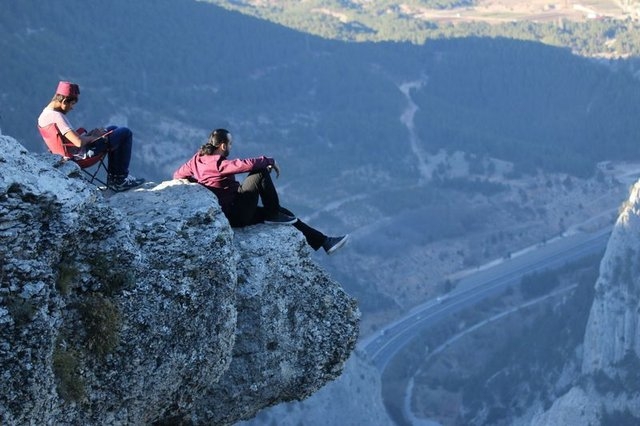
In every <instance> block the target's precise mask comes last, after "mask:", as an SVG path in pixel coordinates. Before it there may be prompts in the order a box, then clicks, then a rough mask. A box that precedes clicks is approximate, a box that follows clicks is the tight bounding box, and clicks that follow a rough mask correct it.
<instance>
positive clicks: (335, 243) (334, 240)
mask: <svg viewBox="0 0 640 426" xmlns="http://www.w3.org/2000/svg"><path fill="white" fill-rule="evenodd" d="M348 240H349V234H347V235H343V236H342V237H327V239H326V240H324V244H322V248H323V249H324V251H326V252H327V254H333V253H335V252H336V251H337V250H338V249H339V248H341V247H344V245H345V244H347V241H348Z"/></svg>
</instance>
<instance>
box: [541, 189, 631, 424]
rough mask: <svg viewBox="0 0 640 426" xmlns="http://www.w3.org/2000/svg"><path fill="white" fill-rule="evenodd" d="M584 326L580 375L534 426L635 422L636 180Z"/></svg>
mask: <svg viewBox="0 0 640 426" xmlns="http://www.w3.org/2000/svg"><path fill="white" fill-rule="evenodd" d="M595 289H596V291H595V296H594V301H593V305H592V307H591V312H590V314H589V320H588V322H587V327H586V330H585V338H584V344H583V345H582V347H583V357H582V376H581V377H580V378H579V379H578V380H577V385H576V386H574V387H573V388H571V389H570V390H569V391H568V392H567V393H565V394H564V395H563V396H561V397H560V398H558V399H557V400H556V401H554V403H553V405H552V406H551V408H550V409H549V410H547V411H546V412H544V413H541V414H539V415H537V416H535V418H534V419H533V421H532V424H534V425H551V424H562V425H568V426H571V425H576V426H578V425H586V424H638V423H637V422H638V419H640V381H639V379H640V373H639V371H640V327H639V325H640V182H638V183H636V184H635V185H634V186H633V187H632V189H631V193H630V196H629V199H628V201H627V202H625V203H624V205H623V206H622V208H621V211H620V215H619V217H618V220H617V222H616V224H615V226H614V228H613V232H612V234H611V238H610V239H609V242H608V244H607V249H606V252H605V254H604V257H603V259H602V261H601V263H600V275H599V277H598V280H597V282H596V285H595Z"/></svg>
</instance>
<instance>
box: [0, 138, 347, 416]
mask: <svg viewBox="0 0 640 426" xmlns="http://www.w3.org/2000/svg"><path fill="white" fill-rule="evenodd" d="M310 254H311V252H310V250H309V249H308V247H307V246H306V245H305V243H304V240H303V238H302V237H301V235H299V234H298V233H297V231H295V229H293V228H291V227H273V226H272V227H269V226H266V225H258V226H254V227H249V228H246V229H242V230H232V229H231V228H230V227H229V225H228V222H227V221H226V219H225V218H224V216H223V215H222V213H221V211H220V209H219V206H218V204H217V201H216V200H215V197H214V196H212V194H211V193H210V192H209V191H207V190H205V189H203V188H202V187H200V186H198V185H195V184H188V183H185V182H180V181H170V182H164V183H161V184H158V185H156V184H147V185H146V186H144V187H143V188H141V189H138V190H135V191H130V192H126V193H119V194H107V193H102V192H100V191H98V190H97V189H95V187H92V186H91V185H87V184H85V182H84V181H83V179H82V178H81V172H80V171H79V169H78V168H77V166H76V165H75V164H73V163H69V162H61V161H60V160H59V157H56V156H53V155H49V154H34V153H31V152H28V151H27V150H26V149H24V147H22V146H21V145H20V144H19V143H18V142H16V141H15V140H14V139H12V138H9V137H6V136H0V266H1V271H0V367H1V373H0V374H1V375H2V390H1V392H0V424H3V425H13V424H83V425H86V424H154V423H155V424H176V423H182V424H217V425H222V424H232V423H235V422H237V421H239V420H241V419H248V418H251V417H252V416H254V415H255V414H256V413H257V412H258V411H259V410H260V409H261V408H264V407H267V406H271V405H275V404H278V403H280V402H283V401H292V400H301V399H304V398H306V397H307V396H309V395H311V394H312V393H314V392H315V391H317V390H318V389H320V388H321V387H322V386H323V385H325V384H326V383H328V382H330V381H332V380H334V379H335V378H336V377H338V376H339V375H340V374H341V371H342V369H343V366H344V363H345V362H346V360H347V359H348V358H349V356H350V354H351V352H352V350H353V348H354V346H355V342H356V339H357V334H358V321H359V311H358V309H357V306H356V303H355V301H354V300H353V299H352V298H351V297H349V296H348V295H347V294H345V292H344V291H343V290H342V288H341V287H340V286H339V285H338V284H337V283H336V282H334V281H333V280H332V279H331V278H330V277H329V276H327V274H326V273H325V272H323V271H322V270H321V269H320V268H319V267H318V266H317V265H316V264H315V263H314V262H313V261H312V259H311V257H310Z"/></svg>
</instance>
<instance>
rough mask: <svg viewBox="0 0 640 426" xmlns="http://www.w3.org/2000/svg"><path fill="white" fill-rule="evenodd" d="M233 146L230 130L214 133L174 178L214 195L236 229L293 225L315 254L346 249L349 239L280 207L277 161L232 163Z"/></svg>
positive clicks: (261, 158)
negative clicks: (330, 233) (275, 180)
mask: <svg viewBox="0 0 640 426" xmlns="http://www.w3.org/2000/svg"><path fill="white" fill-rule="evenodd" d="M232 143H233V142H232V138H231V133H229V131H228V130H225V129H217V130H214V131H213V132H211V135H210V136H209V141H208V142H207V143H206V144H204V145H202V147H201V148H200V151H199V152H198V153H196V154H195V155H194V156H193V157H192V158H191V159H190V160H189V161H187V162H186V163H185V164H183V165H182V166H181V167H180V168H179V169H178V170H176V171H175V173H174V174H173V178H174V179H189V180H191V181H194V182H198V183H200V184H201V185H203V186H205V187H207V188H209V189H210V190H211V191H213V193H214V194H216V196H217V197H218V201H219V203H220V207H221V208H222V211H223V212H224V214H225V216H226V217H227V219H228V220H229V223H230V224H231V226H232V227H243V226H247V225H254V224H257V223H267V224H283V225H288V224H293V226H294V227H295V228H296V229H298V230H299V231H300V232H302V234H303V235H304V236H305V238H306V240H307V243H308V244H309V245H310V246H311V248H313V249H314V250H318V249H319V248H320V247H322V248H323V249H324V250H325V252H327V253H328V254H332V253H334V252H335V251H336V250H338V249H339V248H340V247H342V246H344V244H345V243H346V242H347V239H348V237H349V236H348V235H343V236H340V237H328V236H326V235H324V234H323V233H322V232H320V231H318V230H316V229H313V228H312V227H310V226H309V225H307V224H305V223H304V222H302V221H301V220H300V219H297V218H296V217H295V216H294V215H293V214H292V213H291V212H290V211H288V210H287V209H284V208H282V207H280V202H279V199H278V193H277V192H276V189H275V186H274V184H273V181H272V180H271V175H270V173H269V172H270V171H271V170H274V171H275V172H276V177H279V176H280V169H279V168H278V166H277V165H276V162H275V160H274V159H273V158H269V157H264V156H262V157H256V158H245V159H234V160H229V159H228V156H229V153H230V151H231V145H232ZM237 173H249V175H248V176H247V177H246V178H245V179H244V181H243V182H242V184H240V183H239V182H238V181H236V178H235V175H236V174H237ZM258 199H261V200H262V206H259V205H258Z"/></svg>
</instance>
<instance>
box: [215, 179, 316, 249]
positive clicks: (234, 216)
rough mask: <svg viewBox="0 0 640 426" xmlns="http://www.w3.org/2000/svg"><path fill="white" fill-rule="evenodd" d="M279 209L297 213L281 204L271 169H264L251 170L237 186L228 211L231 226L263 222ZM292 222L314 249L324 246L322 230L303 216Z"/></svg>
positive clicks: (226, 212)
mask: <svg viewBox="0 0 640 426" xmlns="http://www.w3.org/2000/svg"><path fill="white" fill-rule="evenodd" d="M258 200H262V206H259V205H258ZM278 211H281V212H283V213H286V214H288V215H290V216H295V215H294V214H293V213H291V212H290V211H289V210H287V209H285V208H283V207H280V201H279V199H278V193H277V192H276V188H275V186H274V184H273V180H271V174H270V173H269V171H268V170H266V169H262V170H257V171H255V172H251V173H249V176H247V177H246V179H245V180H244V181H243V182H242V184H241V185H240V188H238V193H237V194H236V196H235V199H234V200H233V204H232V205H231V206H230V207H229V208H227V209H226V211H225V215H226V216H227V219H229V223H230V224H231V226H232V227H234V228H241V227H243V226H248V225H255V224H257V223H264V221H265V219H266V218H267V217H269V216H274V215H276V214H277V213H278ZM293 226H294V227H295V228H296V229H297V230H298V231H300V232H302V235H304V237H305V239H306V240H307V243H308V244H309V245H310V246H311V248H312V249H314V250H318V249H319V248H320V247H322V244H323V243H324V241H325V240H326V238H327V236H326V235H324V234H323V233H322V232H320V231H318V230H316V229H314V228H312V227H310V226H309V225H307V224H306V223H304V222H303V221H301V220H300V219H298V220H297V221H296V222H295V223H294V224H293Z"/></svg>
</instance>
